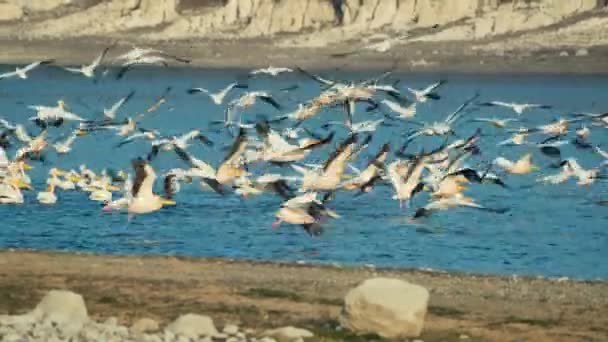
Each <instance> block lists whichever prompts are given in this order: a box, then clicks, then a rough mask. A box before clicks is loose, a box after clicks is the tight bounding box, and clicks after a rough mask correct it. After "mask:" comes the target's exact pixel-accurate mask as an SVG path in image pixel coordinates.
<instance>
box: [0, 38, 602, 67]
mask: <svg viewBox="0 0 608 342" xmlns="http://www.w3.org/2000/svg"><path fill="white" fill-rule="evenodd" d="M0 44H2V46H3V51H2V54H1V55H0V63H2V64H13V63H16V64H25V63H29V62H31V61H35V60H46V59H53V60H54V61H55V63H56V64H60V65H68V64H69V65H80V64H88V63H90V62H91V61H92V60H93V59H95V57H97V55H98V54H99V53H100V52H101V51H102V50H103V49H104V48H105V47H107V46H113V48H112V50H111V51H110V53H109V56H108V58H107V59H106V61H105V62H104V63H106V64H111V63H112V59H113V57H115V56H117V55H118V54H120V53H123V52H125V51H127V50H129V49H130V47H131V46H133V45H132V44H130V43H128V42H127V41H112V40H103V39H98V38H82V39H74V40H65V41H64V40H38V41H37V40H32V41H19V40H16V41H15V40H10V41H2V40H0ZM138 45H140V44H138ZM353 45H354V46H357V44H353ZM143 46H150V45H146V44H143ZM153 47H156V48H160V49H163V50H164V51H167V52H170V53H171V54H174V55H179V56H183V57H187V58H190V59H191V60H192V62H191V64H188V65H187V66H189V67H205V68H248V69H249V68H255V67H266V66H269V65H273V66H291V67H294V66H300V67H304V68H310V69H341V70H370V69H372V70H373V69H378V70H387V69H395V70H400V71H414V72H432V73H442V72H464V73H582V74H608V47H603V46H600V47H595V48H591V49H589V50H588V55H587V56H577V55H576V52H577V50H576V49H558V50H546V51H535V52H527V51H510V52H501V53H499V54H496V53H494V52H484V51H480V50H474V49H473V46H472V45H471V44H467V43H462V42H458V43H426V42H425V43H412V44H408V45H405V46H399V47H397V48H395V49H392V50H389V51H388V52H386V53H376V52H361V53H355V54H352V55H348V56H346V57H340V58H338V57H332V55H334V54H340V53H343V52H354V51H353V50H352V49H353V48H352V47H349V45H348V44H343V45H341V46H335V47H331V48H324V49H314V48H280V47H276V46H274V45H273V43H272V41H270V40H264V39H252V40H246V41H230V40H226V41H217V40H209V41H205V40H197V41H187V40H182V41H173V42H161V43H155V44H153ZM243 51H247V53H246V54H243ZM566 53H567V55H568V56H564V54H566ZM560 54H561V55H560ZM175 66H183V65H180V64H176V65H175Z"/></svg>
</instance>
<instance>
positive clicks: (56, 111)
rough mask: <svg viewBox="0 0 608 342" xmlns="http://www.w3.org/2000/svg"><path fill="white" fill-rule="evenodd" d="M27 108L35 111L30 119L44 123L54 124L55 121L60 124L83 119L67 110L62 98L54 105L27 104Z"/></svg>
mask: <svg viewBox="0 0 608 342" xmlns="http://www.w3.org/2000/svg"><path fill="white" fill-rule="evenodd" d="M28 108H30V109H33V110H35V111H36V116H34V117H31V118H29V120H31V121H41V122H44V123H49V122H50V123H51V125H54V124H55V123H58V124H59V125H60V124H61V123H62V122H63V121H85V119H83V118H81V117H80V116H78V115H76V114H74V113H71V112H68V111H67V110H66V108H67V107H66V105H65V102H63V100H59V101H57V106H56V107H49V106H28Z"/></svg>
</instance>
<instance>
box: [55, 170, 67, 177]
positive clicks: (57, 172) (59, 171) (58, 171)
mask: <svg viewBox="0 0 608 342" xmlns="http://www.w3.org/2000/svg"><path fill="white" fill-rule="evenodd" d="M55 174H56V175H57V176H64V175H65V171H63V170H56V171H55Z"/></svg>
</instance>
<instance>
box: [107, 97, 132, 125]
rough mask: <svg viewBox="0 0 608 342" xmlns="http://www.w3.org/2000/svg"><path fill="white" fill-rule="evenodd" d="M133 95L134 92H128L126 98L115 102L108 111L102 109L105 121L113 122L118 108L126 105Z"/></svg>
mask: <svg viewBox="0 0 608 342" xmlns="http://www.w3.org/2000/svg"><path fill="white" fill-rule="evenodd" d="M133 95H135V90H134V91H132V92H130V93H129V94H128V95H127V96H125V97H123V98H121V99H119V100H118V101H116V102H115V103H114V104H113V105H112V107H110V108H109V109H106V108H104V109H103V116H104V118H105V120H107V121H113V120H114V118H116V113H117V112H118V110H119V109H120V107H122V106H123V105H124V104H125V103H127V101H129V100H130V99H131V98H132V97H133Z"/></svg>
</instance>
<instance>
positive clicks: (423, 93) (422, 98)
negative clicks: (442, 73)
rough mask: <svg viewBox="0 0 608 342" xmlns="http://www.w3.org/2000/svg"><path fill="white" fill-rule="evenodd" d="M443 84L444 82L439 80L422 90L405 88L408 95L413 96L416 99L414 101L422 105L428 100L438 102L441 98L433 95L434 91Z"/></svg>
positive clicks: (435, 94)
mask: <svg viewBox="0 0 608 342" xmlns="http://www.w3.org/2000/svg"><path fill="white" fill-rule="evenodd" d="M445 82H446V81H444V80H441V81H439V82H437V83H433V84H431V85H429V86H428V87H426V88H424V89H413V88H407V90H409V92H410V93H412V94H414V96H415V97H416V101H417V102H420V103H424V102H426V101H427V100H428V99H431V100H439V99H441V96H439V95H438V94H437V93H435V90H437V89H439V87H441V86H442V85H443V84H444V83H445Z"/></svg>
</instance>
